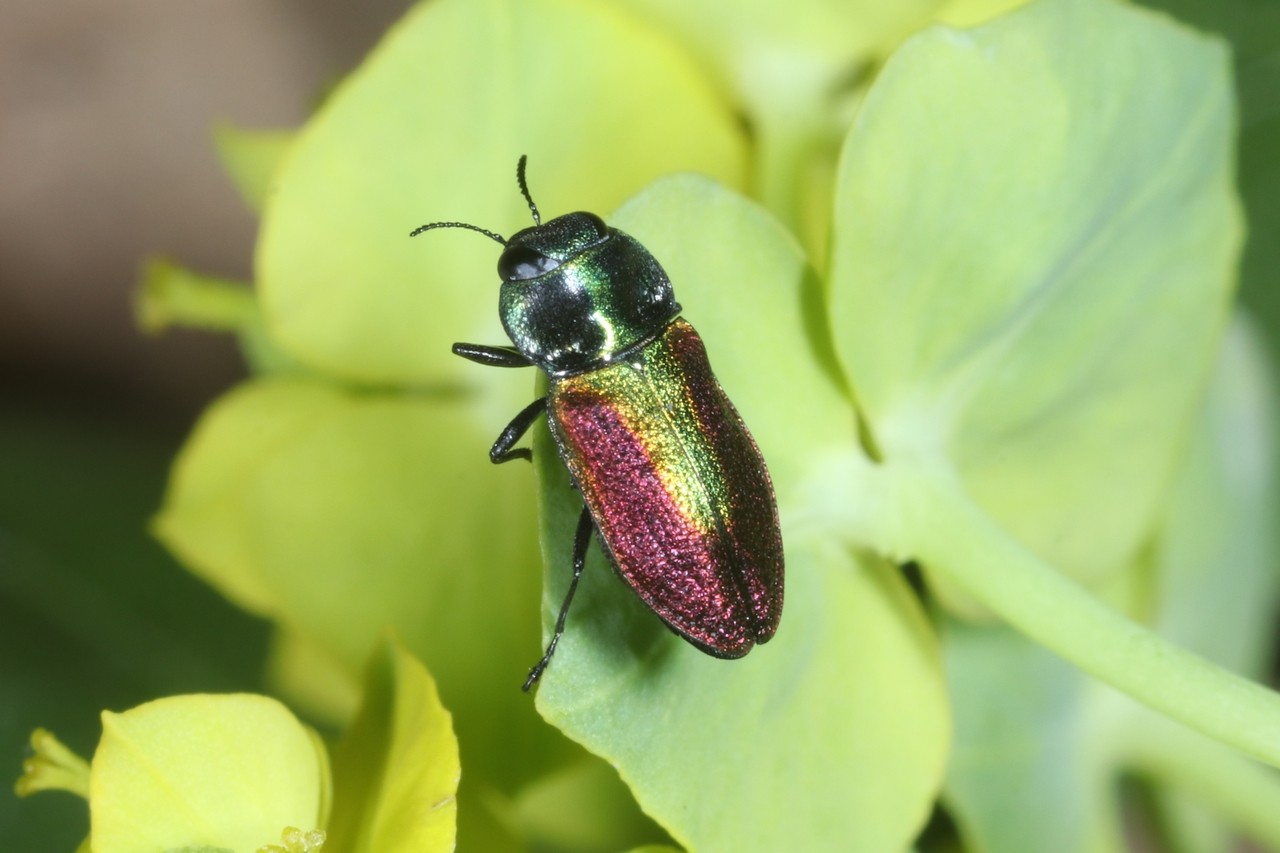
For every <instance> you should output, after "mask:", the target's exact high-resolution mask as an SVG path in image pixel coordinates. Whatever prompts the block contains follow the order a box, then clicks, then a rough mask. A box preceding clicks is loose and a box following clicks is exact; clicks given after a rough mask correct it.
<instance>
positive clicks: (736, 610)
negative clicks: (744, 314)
mask: <svg viewBox="0 0 1280 853" xmlns="http://www.w3.org/2000/svg"><path fill="white" fill-rule="evenodd" d="M526 162H527V161H526V158H525V157H521V158H520V161H519V164H518V165H517V167H516V182H517V184H518V185H519V188H520V192H521V193H522V194H523V196H524V199H525V201H526V202H528V205H529V211H530V213H531V214H532V215H533V223H534V224H533V227H531V228H525V229H524V230H522V231H518V232H516V233H515V234H513V235H511V236H510V237H503V236H502V235H500V234H497V233H495V232H493V231H489V230H487V229H484V228H480V227H479V226H476V225H470V224H468V223H465V222H432V223H429V224H427V225H423V226H421V227H419V228H416V229H414V230H413V232H412V233H411V234H410V236H416V235H418V234H421V233H423V232H424V231H430V230H432V229H435V228H465V229H469V230H471V231H477V232H479V233H481V234H484V235H485V236H487V237H489V238H490V239H492V240H495V241H497V242H498V243H499V244H501V245H502V247H503V250H502V254H501V256H500V257H499V259H498V275H499V276H500V277H501V279H502V283H501V287H500V290H499V295H498V313H499V316H500V318H501V320H502V326H503V328H504V329H505V330H506V332H507V335H508V337H510V339H511V342H512V344H514V346H486V345H483V344H468V343H457V344H454V345H453V352H454V353H456V354H457V355H460V356H462V357H463V358H466V359H470V360H471V361H475V362H478V363H480V364H484V365H489V366H491V367H538V368H541V369H542V370H543V371H545V372H546V374H547V379H548V382H547V393H546V396H544V397H541V398H539V399H537V400H535V401H534V402H533V403H531V404H530V405H528V406H526V407H525V408H524V409H523V410H522V411H521V412H520V413H519V414H518V415H516V416H515V417H514V418H513V419H512V420H511V423H509V424H508V425H507V427H506V428H505V429H504V430H503V431H502V434H501V435H499V436H498V439H497V441H495V442H494V443H493V447H492V448H491V449H490V451H489V459H490V461H492V462H493V463H495V464H500V463H503V462H510V461H511V460H513V459H526V460H532V458H533V454H532V451H531V450H529V449H527V448H517V447H515V444H516V442H517V441H519V440H520V438H521V437H522V436H523V435H524V434H525V432H526V431H528V429H529V428H530V427H531V426H532V425H533V424H534V423H535V422H536V421H537V420H538V419H539V418H541V417H545V418H546V420H547V424H548V426H549V427H550V430H551V435H552V437H553V439H554V440H555V445H556V448H557V449H558V451H559V455H560V459H561V461H563V463H564V464H565V466H566V467H567V468H568V469H569V475H570V477H571V479H572V481H573V483H574V486H575V487H576V488H577V490H578V491H579V493H580V494H581V495H582V499H583V504H584V506H583V509H582V513H581V515H580V516H579V518H578V526H577V531H576V533H575V535H574V542H573V578H572V580H571V581H570V583H569V589H568V591H567V593H566V594H565V597H564V602H563V603H562V604H561V606H560V613H559V617H558V618H557V619H556V626H555V632H554V633H553V634H552V637H551V641H550V642H549V643H548V645H547V649H546V652H545V653H544V654H543V656H542V658H541V659H540V660H539V661H538V662H537V664H535V665H534V667H533V668H532V669H531V670H530V671H529V677H528V679H527V680H526V681H525V683H524V689H525V690H526V691H528V690H529V689H530V688H531V687H532V686H533V685H534V684H535V683H536V682H537V681H538V679H539V678H540V677H541V676H542V673H543V671H544V670H546V668H547V665H548V663H550V661H551V656H552V655H553V654H554V653H555V649H556V644H557V643H559V641H560V637H561V635H562V634H563V633H564V628H565V619H566V617H567V616H568V612H569V604H570V602H571V601H572V600H573V595H574V592H575V591H576V590H577V587H578V580H579V578H580V577H581V576H582V569H583V565H584V563H585V561H586V555H587V549H588V547H589V546H590V543H591V533H592V531H593V530H595V531H598V533H599V540H600V543H601V545H602V546H603V550H604V552H605V555H606V556H607V557H608V559H609V562H610V563H611V564H612V565H613V568H614V569H615V571H616V572H617V574H618V575H619V576H620V577H621V578H622V579H623V580H624V581H625V582H626V583H627V585H628V586H630V587H631V589H632V590H634V591H635V593H636V594H637V595H639V596H640V598H641V600H642V601H643V602H644V603H645V604H646V605H647V606H648V607H649V608H650V609H651V610H652V611H653V612H654V613H656V614H657V615H658V616H659V617H660V618H661V619H662V621H663V622H665V623H666V624H667V626H668V627H670V628H671V629H672V630H673V631H675V633H677V634H679V635H680V636H681V637H683V638H684V639H685V640H687V641H689V642H690V643H692V644H693V645H694V646H696V647H697V648H699V649H701V650H702V651H704V652H706V653H707V654H709V655H713V656H715V657H719V658H738V657H742V656H743V655H745V654H746V653H747V652H749V651H750V650H751V649H752V647H753V646H755V645H756V644H758V643H764V642H767V641H768V640H769V639H770V638H772V637H773V635H774V632H776V631H777V629H778V621H779V619H780V618H781V615H782V586H783V556H782V535H781V532H780V531H779V527H778V510H777V504H776V502H775V500H774V496H773V486H772V483H771V482H770V480H769V472H768V469H767V468H766V467H765V463H764V458H763V457H762V456H761V455H760V450H759V449H758V448H757V447H756V443H755V441H754V439H752V437H751V434H750V433H749V432H748V431H747V428H746V426H745V425H744V424H743V422H742V419H741V418H740V417H739V416H738V413H737V411H736V410H735V409H734V407H733V404H732V403H730V402H729V398H728V397H726V396H725V394H724V392H723V391H722V390H721V388H720V385H719V383H718V382H717V381H716V378H715V375H714V374H713V373H712V372H711V366H710V364H709V363H708V361H707V353H706V349H705V348H704V347H703V344H702V339H701V338H700V337H699V336H698V333H697V332H696V331H694V328H693V326H691V325H690V324H689V323H688V322H687V321H686V320H684V319H683V318H682V317H681V316H680V310H681V309H680V306H679V304H677V303H676V300H675V293H674V290H673V288H672V286H671V282H670V280H669V279H668V278H667V274H666V273H665V272H664V271H663V269H662V267H661V266H659V264H658V262H657V260H656V259H655V258H654V257H653V255H651V254H650V253H649V252H648V251H647V250H646V249H645V248H644V246H642V245H641V244H640V243H639V242H638V241H637V240H635V239H634V238H633V237H630V236H628V235H627V234H624V233H623V232H621V231H619V230H617V229H616V228H610V227H609V226H608V225H606V224H605V223H604V221H603V220H601V219H600V217H598V216H596V215H595V214H594V213H586V212H578V213H569V214H566V215H564V216H559V217H557V218H555V219H552V220H550V221H548V222H545V223H544V222H543V221H542V217H541V215H540V214H539V213H538V207H537V205H535V204H534V202H533V197H532V195H531V194H530V193H529V187H528V184H527V182H526V180H525V163H526Z"/></svg>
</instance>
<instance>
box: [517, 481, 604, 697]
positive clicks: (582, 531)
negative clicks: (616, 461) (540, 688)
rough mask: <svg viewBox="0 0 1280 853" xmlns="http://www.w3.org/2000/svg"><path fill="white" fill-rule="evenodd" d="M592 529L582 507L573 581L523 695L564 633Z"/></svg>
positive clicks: (575, 538) (545, 664)
mask: <svg viewBox="0 0 1280 853" xmlns="http://www.w3.org/2000/svg"><path fill="white" fill-rule="evenodd" d="M593 527H594V524H593V522H592V521H591V513H590V512H588V511H587V508H586V507H585V506H584V507H583V508H582V515H580V516H578V531H577V533H575V534H574V536H573V580H571V581H569V591H568V592H566V593H565V596H564V603H563V604H561V605H560V615H559V616H558V617H557V618H556V630H555V633H553V634H552V635H551V642H550V643H548V644H547V651H546V653H545V654H544V655H543V656H542V660H540V661H538V662H537V663H536V664H534V666H533V669H531V670H529V677H528V678H527V679H525V682H524V687H522V688H521V689H522V690H524V692H525V693H528V692H529V688H531V687H533V685H534V684H536V683H537V682H538V679H539V678H541V677H542V673H543V672H545V671H546V669H547V664H549V663H551V656H552V655H553V654H555V651H556V646H557V645H558V644H559V642H560V635H561V634H563V633H564V620H565V619H566V618H568V616H569V602H571V601H573V594H574V593H575V592H577V591H578V579H579V578H581V577H582V567H583V566H584V565H586V562H587V548H588V546H590V545H591V530H592V528H593Z"/></svg>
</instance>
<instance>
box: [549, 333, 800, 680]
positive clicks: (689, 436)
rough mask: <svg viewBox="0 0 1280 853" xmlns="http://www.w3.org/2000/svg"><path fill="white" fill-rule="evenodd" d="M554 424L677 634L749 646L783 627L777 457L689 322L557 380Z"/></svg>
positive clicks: (603, 527)
mask: <svg viewBox="0 0 1280 853" xmlns="http://www.w3.org/2000/svg"><path fill="white" fill-rule="evenodd" d="M548 404H549V406H548V410H549V414H550V422H551V428H552V434H553V435H554V436H555V439H556V442H557V444H558V445H559V448H560V452H561V456H562V457H563V459H564V461H565V464H566V465H567V466H568V468H569V472H570V474H571V475H572V476H573V479H574V481H575V482H576V483H577V484H578V487H579V489H580V490H581V492H582V496H583V499H584V501H585V502H586V505H587V507H588V509H589V510H590V512H591V515H592V518H593V519H594V520H595V524H596V527H597V529H598V530H599V531H600V534H601V539H602V541H603V543H604V547H605V551H606V553H607V554H608V555H609V557H610V559H611V561H612V562H613V564H614V567H615V568H616V569H617V571H618V573H619V574H620V575H621V576H622V578H623V579H624V580H626V582H627V583H628V584H630V585H631V587H632V588H633V589H634V590H635V591H636V593H637V594H638V595H639V596H640V598H641V599H643V600H644V602H645V603H646V604H647V605H648V606H649V607H651V608H652V609H653V610H654V612H656V613H657V614H658V615H659V616H660V617H661V618H662V619H663V620H664V621H666V622H667V624H668V625H670V626H671V627H672V628H673V629H674V630H675V631H676V632H677V633H679V634H680V635H681V636H683V637H685V638H686V639H687V640H689V641H690V642H692V643H693V644H695V645H697V646H699V647H700V648H702V649H704V650H705V651H707V652H709V653H711V654H714V655H717V656H721V657H740V656H742V655H744V654H746V653H747V652H748V651H750V650H751V648H752V646H753V645H755V644H756V643H757V642H765V641H767V640H768V639H769V638H770V637H772V636H773V634H774V632H775V631H776V630H777V626H778V620H779V618H780V617H781V614H782V586H783V556H782V539H781V534H780V533H779V530H778V518H777V509H776V507H775V504H774V497H773V489H772V486H771V483H770V481H769V474H768V471H767V470H766V468H765V463H764V459H763V458H762V457H761V455H760V451H759V450H758V449H757V447H756V444H755V442H754V441H753V440H752V438H751V434H750V433H749V432H748V431H747V428H746V426H745V425H744V424H743V423H742V420H741V418H739V417H738V413H737V412H736V411H735V410H734V408H733V405H732V403H730V402H729V399H728V398H727V397H726V396H725V394H724V392H723V391H722V390H721V389H720V386H719V384H718V383H717V382H716V380H715V376H714V375H713V374H712V372H711V366H710V364H709V363H708V361H707V355H706V350H705V349H704V347H703V345H702V340H701V339H700V338H699V337H698V334H697V332H696V331H694V329H693V327H692V326H691V325H689V323H687V322H685V321H684V320H681V319H677V320H675V321H674V322H672V323H671V324H670V325H669V326H667V328H666V329H665V330H664V331H663V333H662V334H661V335H660V336H659V337H658V338H656V339H655V340H654V341H653V342H651V343H650V344H649V345H648V346H646V347H645V348H644V349H643V350H641V351H640V352H639V353H637V354H636V356H635V357H634V358H632V359H630V360H628V361H625V362H619V363H617V364H613V365H610V366H608V367H606V368H603V369H600V370H596V371H592V372H589V373H583V374H579V375H577V376H572V377H568V378H565V379H559V380H555V381H553V382H552V384H551V387H550V390H549V394H548Z"/></svg>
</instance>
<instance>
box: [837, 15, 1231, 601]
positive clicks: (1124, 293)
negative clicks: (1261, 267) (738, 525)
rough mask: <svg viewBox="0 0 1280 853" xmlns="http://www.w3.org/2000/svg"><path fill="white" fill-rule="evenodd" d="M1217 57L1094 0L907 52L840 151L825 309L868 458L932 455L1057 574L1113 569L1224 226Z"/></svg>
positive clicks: (1134, 525)
mask: <svg viewBox="0 0 1280 853" xmlns="http://www.w3.org/2000/svg"><path fill="white" fill-rule="evenodd" d="M1227 59H1228V58H1227V55H1226V51H1225V50H1224V49H1223V47H1222V45H1221V44H1220V43H1218V42H1217V41H1215V40H1213V39H1209V38H1206V37H1204V36H1201V35H1198V34H1195V33H1192V32H1190V31H1188V30H1186V29H1183V28H1181V27H1179V26H1176V25H1174V24H1173V23H1171V22H1170V21H1168V20H1167V19H1164V18H1161V17H1159V16H1157V15H1153V14H1151V13H1148V12H1145V11H1142V10H1138V9H1134V8H1132V7H1128V6H1123V5H1119V4H1116V3H1112V2H1108V0H1043V2H1038V3H1035V4H1032V5H1030V6H1028V7H1026V8H1024V9H1021V10H1019V11H1016V12H1014V13H1012V14H1010V15H1007V16H1005V17H1002V18H999V19H996V20H995V21H993V22H992V23H989V24H986V25H984V26H981V27H978V28H976V29H974V30H970V31H958V30H954V29H949V28H944V27H938V28H934V29H931V30H928V31H926V32H924V33H922V34H920V35H918V36H916V37H914V38H912V39H911V40H910V41H908V42H907V43H906V44H905V45H904V46H903V47H902V48H901V49H900V50H899V51H898V52H897V53H896V54H895V55H894V57H893V58H892V60H891V61H890V62H889V63H888V64H887V66H886V67H885V69H884V71H883V72H882V73H881V75H880V77H879V78H878V80H877V81H876V83H875V85H874V86H873V87H872V90H871V92H870V93H869V94H868V97H867V99H866V102H865V104H864V106H863V108H862V111H861V113H860V114H859V116H858V119H857V122H856V124H855V126H854V129H853V131H852V132H851V133H850V135H849V137H848V140H847V142H846V145H845V149H844V154H843V161H842V168H841V174H840V185H839V189H838V201H837V222H836V231H835V238H834V239H835V245H834V255H833V262H832V263H833V266H832V282H831V308H832V322H833V326H834V328H835V339H836V344H837V349H838V350H839V352H840V354H841V357H842V360H843V363H844V365H845V367H846V369H847V370H848V372H849V375H850V377H851V379H852V381H853V384H854V386H855V388H856V391H857V394H858V399H859V402H860V404H861V406H862V408H863V411H864V413H865V415H866V417H867V419H868V421H869V423H870V427H871V430H872V432H873V434H874V436H875V439H876V441H877V442H878V443H879V445H880V446H881V447H882V448H883V450H884V452H885V455H886V457H888V458H889V459H890V460H892V459H893V458H894V457H895V456H897V457H908V456H917V457H919V456H933V455H939V454H943V455H945V456H946V457H947V458H948V459H949V460H950V461H951V463H952V464H954V466H955V467H956V468H957V469H958V470H959V472H960V474H961V477H962V479H963V482H964V486H965V488H966V489H967V491H968V492H969V493H970V494H971V495H972V497H973V498H974V499H975V500H976V501H977V502H978V504H980V505H981V507H982V508H983V509H984V510H986V511H987V512H988V513H989V514H991V515H992V516H993V517H994V518H996V519H997V520H998V521H999V522H1000V523H1001V525H1002V526H1004V527H1005V528H1006V529H1007V530H1009V531H1010V532H1011V533H1013V534H1014V535H1015V536H1016V537H1017V538H1018V539H1019V540H1020V541H1021V542H1023V543H1025V544H1027V545H1028V546H1029V547H1031V548H1032V549H1033V550H1034V551H1035V552H1036V553H1037V554H1038V555H1040V556H1041V557H1044V558H1046V559H1047V560H1049V561H1050V562H1052V563H1053V564H1054V565H1055V566H1057V567H1058V568H1059V569H1061V570H1062V571H1064V572H1067V573H1070V574H1071V575H1073V576H1075V577H1078V578H1082V579H1097V578H1099V577H1101V576H1103V575H1106V574H1108V573H1112V572H1115V571H1117V570H1119V569H1122V568H1123V567H1124V566H1125V565H1127V564H1128V562H1129V561H1130V560H1131V559H1132V558H1133V556H1134V554H1135V552H1136V549H1137V548H1138V547H1139V546H1140V545H1141V544H1142V542H1143V539H1144V538H1145V537H1146V536H1147V534H1148V532H1149V530H1150V528H1151V525H1152V524H1153V522H1154V521H1155V517H1156V515H1157V513H1158V512H1159V510H1160V507H1161V501H1162V499H1163V497H1164V494H1165V490H1166V489H1167V486H1168V483H1169V480H1170V478H1171V477H1172V475H1173V472H1174V469H1175V467H1176V465H1177V464H1178V460H1179V454H1180V453H1181V450H1182V448H1183V447H1184V446H1185V444H1186V441H1187V436H1188V431H1189V429H1190V424H1191V423H1192V420H1193V414H1194V412H1195V411H1196V407H1197V406H1198V405H1199V403H1200V399H1201V396H1202V394H1203V389H1204V383H1205V380H1206V379H1207V376H1208V372H1209V370H1210V368H1211V365H1212V359H1213V354H1214V352H1215V350H1216V346H1217V342H1218V340H1219V338H1220V334H1221V331H1222V328H1223V326H1224V322H1225V318H1226V312H1227V309H1228V306H1229V305H1230V297H1231V289H1232V285H1233V282H1234V263H1235V260H1236V256H1237V250H1238V247H1239V243H1240V239H1241V223H1240V218H1239V214H1238V206H1237V204H1236V200H1235V197H1234V195H1233V191H1232V186H1231V177H1232V176H1231V130H1232V98H1231V89H1230V80H1229V73H1228V70H1229V66H1228V61H1227Z"/></svg>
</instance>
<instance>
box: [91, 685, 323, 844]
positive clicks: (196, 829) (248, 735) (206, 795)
mask: <svg viewBox="0 0 1280 853" xmlns="http://www.w3.org/2000/svg"><path fill="white" fill-rule="evenodd" d="M327 762H328V758H327V756H326V755H325V753H324V748H323V746H322V745H321V744H320V742H319V740H318V739H317V738H315V737H314V735H313V734H312V733H311V732H310V731H309V730H308V729H307V728H306V727H304V726H303V725H302V724H301V723H299V722H298V720H297V719H296V718H295V717H294V716H293V714H291V713H290V712H289V711H288V709H286V708H285V707H284V706H283V705H281V704H280V703H279V702H277V701H276V700H274V699H269V698H267V697H265V696H252V695H247V694H228V695H193V696H174V697H170V698H166V699H157V700H155V701H154V702H148V703H146V704H144V705H139V706H138V707H136V708H133V709H131V710H129V711H125V712H123V713H120V714H115V713H112V712H109V711H107V712H104V713H103V715H102V740H101V741H100V742H99V743H98V749H97V751H96V752H95V753H94V756H93V764H92V769H91V771H90V779H89V804H90V812H91V832H92V835H91V838H92V845H93V850H94V851H95V853H136V851H139V850H169V849H174V848H176V849H182V848H184V847H197V848H198V847H201V846H205V847H214V848H227V849H230V850H234V851H253V850H257V849H258V848H259V847H260V846H263V845H266V844H269V843H272V842H273V841H275V840H277V839H279V838H280V834H281V831H282V830H283V829H284V827H287V826H297V827H306V828H308V829H313V828H319V827H322V826H323V825H324V823H325V821H326V819H327V815H326V814H325V806H326V792H327V789H328V785H329V779H328V774H329V768H328V763H327Z"/></svg>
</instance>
